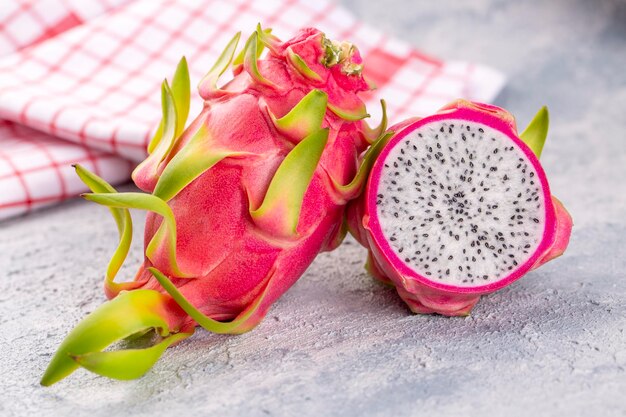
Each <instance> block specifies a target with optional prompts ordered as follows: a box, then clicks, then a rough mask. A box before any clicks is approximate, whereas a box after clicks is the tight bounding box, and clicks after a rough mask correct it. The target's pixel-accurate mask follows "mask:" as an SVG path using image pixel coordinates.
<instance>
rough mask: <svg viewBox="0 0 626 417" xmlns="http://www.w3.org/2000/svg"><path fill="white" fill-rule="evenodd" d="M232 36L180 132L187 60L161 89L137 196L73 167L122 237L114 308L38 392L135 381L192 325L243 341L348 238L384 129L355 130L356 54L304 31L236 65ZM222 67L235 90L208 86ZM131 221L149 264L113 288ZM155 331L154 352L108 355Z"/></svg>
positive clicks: (250, 47) (91, 321)
mask: <svg viewBox="0 0 626 417" xmlns="http://www.w3.org/2000/svg"><path fill="white" fill-rule="evenodd" d="M239 36H240V35H239V34H237V35H236V36H235V37H234V38H233V39H232V40H231V41H230V43H229V44H228V46H227V47H226V49H225V50H224V52H223V53H222V55H221V56H220V57H219V58H218V60H217V63H216V64H215V66H214V67H213V68H212V69H211V70H210V71H209V73H208V74H207V75H206V76H205V77H204V78H203V79H202V81H201V82H200V84H199V93H200V95H201V97H202V98H203V99H204V108H203V110H202V111H201V113H200V114H199V115H198V117H197V118H196V119H195V120H194V121H192V122H191V123H190V125H189V126H188V127H187V128H186V129H184V126H185V120H186V118H187V114H188V109H189V104H188V102H189V95H190V93H189V78H188V73H187V67H186V63H185V61H184V59H183V61H181V63H180V65H179V67H178V69H177V71H176V74H175V75H174V77H173V80H172V85H171V87H170V85H169V84H168V83H167V81H165V82H164V83H163V86H162V107H163V119H162V121H161V124H160V126H159V129H158V130H157V133H156V134H155V136H154V138H153V140H152V141H151V142H150V144H149V146H148V151H149V153H150V154H149V156H148V157H147V158H146V160H145V161H144V162H142V163H141V164H140V165H139V166H138V167H137V169H136V170H135V171H134V173H133V180H134V182H135V184H136V185H137V186H138V187H139V188H140V189H142V190H143V191H145V193H140V192H128V193H117V192H116V191H115V189H113V187H111V186H110V185H108V184H106V183H105V182H104V181H103V180H102V179H100V178H99V177H97V176H95V175H94V174H92V173H90V172H89V171H87V170H85V169H84V168H82V167H80V166H77V167H76V169H77V173H78V175H79V176H80V177H81V178H82V179H83V181H84V182H85V183H86V184H87V185H88V186H89V187H90V188H91V190H92V191H93V193H90V194H86V195H84V197H85V198H86V199H87V200H90V201H94V202H96V203H99V204H102V205H105V206H108V207H109V208H110V210H111V212H112V214H113V216H114V218H115V220H116V222H117V225H118V229H119V232H120V242H119V246H118V248H117V250H116V252H115V254H114V256H113V258H112V260H111V262H110V264H109V268H108V270H107V274H106V279H105V292H106V295H107V296H108V297H109V298H112V300H111V301H109V302H107V303H106V304H104V305H103V306H101V307H100V308H99V309H97V310H96V311H94V312H93V313H92V314H90V315H89V316H87V317H86V318H85V319H84V320H83V321H82V322H81V323H79V324H78V325H77V327H76V328H75V329H74V330H73V331H72V332H71V333H70V334H69V335H68V336H67V338H66V339H65V340H64V342H63V343H62V345H61V346H60V347H59V349H58V351H57V353H56V354H55V356H54V357H53V359H52V361H51V363H50V364H49V366H48V369H47V370H46V372H45V374H44V376H43V379H42V384H44V385H50V384H53V383H55V382H57V381H59V380H60V379H62V378H64V377H65V376H67V375H69V374H70V373H71V372H73V371H74V370H75V369H77V368H78V367H79V366H82V367H84V368H86V369H88V370H90V371H92V372H95V373H98V374H101V375H104V376H108V377H112V378H118V379H130V378H136V377H139V376H141V375H143V374H144V373H145V372H146V371H147V370H148V369H150V367H151V366H152V365H153V364H154V363H155V362H156V360H158V358H159V356H160V355H161V354H162V352H163V351H164V350H165V349H166V348H167V347H168V346H170V345H172V344H174V343H177V342H179V341H180V340H182V339H184V338H186V337H189V336H190V335H191V334H192V333H193V330H194V328H195V326H196V325H201V326H202V327H204V328H206V329H207V330H209V331H213V332H216V333H241V332H245V331H248V330H250V329H252V328H253V327H254V326H256V325H257V324H258V323H259V321H260V320H261V319H262V318H263V317H264V315H265V314H266V313H267V311H268V309H269V307H270V306H271V305H272V303H273V302H274V301H276V300H277V299H278V297H280V296H281V295H282V294H283V293H284V292H285V291H286V290H287V289H288V288H289V287H290V286H291V285H293V283H294V282H295V281H296V280H297V279H298V278H299V277H300V276H301V275H302V274H303V272H304V271H305V269H306V268H307V267H308V266H309V265H310V263H311V262H312V261H313V259H314V258H315V256H316V255H317V254H318V253H319V252H320V251H327V250H331V249H333V248H335V247H336V246H337V245H338V244H339V243H340V242H341V240H342V239H343V237H344V236H345V233H346V228H345V226H344V223H343V217H344V210H345V205H346V203H347V202H348V201H349V200H351V199H353V198H355V197H356V196H357V195H358V194H359V193H360V192H361V190H362V188H363V186H364V183H365V179H366V178H367V170H368V169H369V167H370V166H371V163H372V161H373V152H368V153H367V155H366V157H365V158H364V157H362V153H363V151H364V150H365V148H366V147H367V146H368V145H369V144H370V143H372V142H374V140H376V139H377V138H378V137H379V136H380V134H381V132H383V131H384V130H385V128H386V126H385V123H384V121H383V122H382V123H381V125H380V126H379V127H378V128H370V127H369V126H367V124H365V122H363V121H362V119H363V118H365V117H367V116H368V115H367V114H366V112H365V106H364V104H363V102H362V101H361V99H360V98H359V97H358V96H357V93H358V92H360V91H364V90H368V89H369V86H368V84H367V83H366V81H365V80H364V78H363V76H362V75H361V70H362V68H363V63H362V59H361V57H360V55H359V52H358V50H357V48H356V47H354V46H353V45H351V44H349V43H347V42H342V43H339V42H334V41H331V40H329V39H327V38H326V36H325V35H324V34H323V33H321V32H319V31H318V30H316V29H312V28H310V29H303V30H301V31H299V32H298V33H297V35H296V36H295V37H294V38H293V39H291V40H289V41H287V42H281V41H280V40H279V39H277V38H276V37H275V36H273V35H272V34H271V33H270V31H268V30H262V29H261V28H260V27H257V30H256V31H255V32H254V33H253V34H252V36H251V37H250V38H249V39H248V40H247V42H246V44H245V47H244V48H243V50H242V51H241V53H239V54H235V52H236V47H237V43H238V40H239ZM264 48H267V49H268V50H269V52H268V54H267V55H266V56H265V57H264V58H261V51H262V50H263V49H264ZM231 64H232V67H233V72H234V77H233V79H232V80H231V81H229V82H227V83H226V84H225V85H223V86H221V87H218V85H217V82H218V78H219V77H220V76H221V75H222V74H223V73H224V72H225V71H226V69H227V68H229V67H230V66H231ZM384 120H385V119H384ZM377 143H380V141H379V142H377ZM129 209H140V210H147V211H148V215H147V219H146V226H145V235H144V238H145V242H144V244H145V261H144V263H143V265H142V266H141V268H140V269H139V271H138V272H137V274H136V276H135V279H134V280H133V281H130V282H123V283H117V282H115V281H114V278H115V275H116V274H117V272H118V270H119V268H120V267H121V265H122V263H123V262H124V260H125V258H126V255H127V254H128V251H129V247H130V239H131V235H132V225H131V217H130V214H129ZM153 329H154V330H156V332H155V333H156V337H157V338H158V339H159V340H158V341H157V343H156V344H154V346H152V347H149V348H145V349H122V350H105V349H106V348H107V347H108V346H109V345H111V344H112V343H115V342H117V341H119V340H121V339H124V338H127V337H129V336H132V335H136V334H143V333H146V332H149V331H151V330H153Z"/></svg>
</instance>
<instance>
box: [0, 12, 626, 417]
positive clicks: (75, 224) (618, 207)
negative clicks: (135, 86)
mask: <svg viewBox="0 0 626 417" xmlns="http://www.w3.org/2000/svg"><path fill="white" fill-rule="evenodd" d="M344 3H345V4H346V5H347V6H348V7H350V8H351V9H353V10H354V11H355V12H356V13H357V14H358V15H359V16H360V17H361V18H363V19H365V20H367V21H370V22H373V23H376V24H377V25H379V26H380V27H381V28H383V29H384V30H387V31H388V32H391V33H394V34H397V35H399V36H401V37H403V38H404V39H407V40H409V41H410V42H412V43H413V44H414V45H416V46H418V47H421V48H423V49H425V50H428V51H431V52H432V53H435V54H437V55H440V56H443V57H448V58H462V59H468V60H477V61H480V62H484V63H487V64H491V65H493V66H495V67H498V68H500V69H502V70H504V71H505V72H506V73H507V74H508V75H509V77H510V82H509V85H508V87H507V89H506V91H505V92H504V94H503V95H502V96H501V97H500V98H499V100H498V101H497V103H498V104H500V105H503V106H505V107H507V108H509V109H510V110H511V111H513V112H514V113H515V114H517V115H518V120H519V122H520V124H521V125H524V124H525V123H526V122H527V121H528V120H529V119H530V117H531V116H532V114H533V113H534V112H535V111H536V109H537V108H538V107H539V106H540V105H542V104H544V103H545V104H547V105H549V107H550V109H551V113H552V129H551V135H550V139H549V142H548V144H547V145H546V148H545V150H544V154H543V157H542V160H543V163H544V166H545V169H546V171H547V172H548V175H549V178H550V179H551V183H552V188H553V191H554V194H556V195H557V196H558V197H560V198H561V199H562V201H563V202H564V203H565V205H566V206H567V207H568V208H569V209H570V211H571V213H572V215H573V217H574V220H575V229H574V234H573V236H572V242H571V245H570V248H569V251H568V252H567V253H566V255H565V256H563V257H562V258H560V259H558V260H556V261H554V262H551V263H549V264H547V265H545V266H544V267H543V268H541V269H539V270H538V271H535V272H533V273H531V274H529V275H528V276H527V277H525V278H524V279H522V280H521V281H518V282H517V283H515V284H514V285H512V286H511V287H509V288H507V289H505V290H503V291H500V292H498V293H496V294H493V295H491V296H488V297H485V298H483V300H482V301H481V302H480V303H479V304H478V306H477V307H476V309H475V310H474V312H473V314H472V316H470V317H467V318H454V319H450V318H444V317H438V316H415V315H411V314H409V312H408V310H407V309H406V308H405V306H404V305H403V304H402V303H401V302H400V300H399V298H398V297H397V296H396V295H395V293H394V291H393V290H391V289H388V288H386V287H383V286H381V285H378V284H376V283H374V282H373V281H372V280H371V279H370V278H368V277H367V276H366V274H365V273H364V271H363V269H362V268H361V265H362V258H363V250H361V249H360V248H359V247H358V246H357V245H356V244H355V243H354V242H353V241H348V242H346V244H344V245H343V246H342V247H341V248H340V249H339V250H337V251H335V252H333V253H329V254H323V255H322V256H320V257H319V258H318V260H316V262H315V263H314V265H313V266H312V267H311V268H310V269H309V271H308V272H307V274H306V275H305V276H304V277H303V278H302V279H301V280H300V281H299V282H298V283H297V284H296V285H295V286H294V287H293V288H292V289H291V290H290V291H289V292H288V293H287V294H286V295H285V296H284V297H283V298H282V299H281V300H280V301H279V302H278V303H277V304H276V305H275V306H274V307H273V309H272V310H271V311H270V314H269V316H268V318H267V319H266V320H265V321H264V322H263V323H262V324H261V325H260V326H259V327H258V328H256V329H255V330H254V331H252V332H250V333H248V334H245V335H242V336H236V337H233V336H217V335H212V334H209V333H207V332H204V331H199V332H197V334H196V335H195V336H194V337H193V338H191V339H190V340H186V341H184V342H183V343H181V344H180V345H179V346H177V347H175V348H173V349H170V350H169V351H167V352H166V354H165V355H164V357H163V358H162V360H161V361H160V362H159V363H158V364H157V365H156V366H155V367H154V369H153V370H152V371H151V372H149V373H148V374H147V375H146V376H145V377H144V378H142V379H140V380H137V381H131V382H116V381H111V380H107V379H104V378H100V377H97V376H94V375H92V374H89V373H87V372H85V371H82V370H81V371H78V372H76V373H75V374H74V375H73V376H72V377H70V378H69V379H67V380H65V381H63V382H61V383H59V384H57V385H55V386H53V387H52V388H47V389H44V388H41V387H40V386H39V384H38V380H39V377H40V375H41V373H42V372H43V370H44V368H45V366H46V364H47V362H48V360H49V359H50V357H51V355H52V353H53V352H54V350H55V348H56V346H57V345H58V344H59V342H60V341H61V340H62V338H63V337H64V336H65V335H66V333H67V332H68V330H69V329H70V328H72V327H73V326H74V325H75V323H76V322H77V321H78V320H79V319H80V318H82V317H83V316H84V315H85V314H86V313H87V312H89V311H92V310H93V309H94V308H96V307H97V306H98V305H100V303H101V302H102V301H103V300H104V297H103V295H102V292H101V289H100V288H101V276H102V273H103V271H104V268H105V265H106V262H107V258H108V256H109V254H110V252H111V250H112V248H113V246H114V242H115V239H116V232H115V230H114V227H113V225H112V221H111V220H110V218H109V217H108V213H107V212H106V211H105V210H103V209H97V208H95V207H93V206H91V205H88V204H87V203H85V202H80V201H73V202H69V203H67V204H64V205H63V206H60V207H56V208H52V209H49V210H46V211H43V212H39V213H36V214H34V215H31V216H28V217H24V218H20V219H14V220H12V221H9V222H5V223H2V224H0V270H1V271H2V275H3V276H2V278H1V279H0V358H1V360H2V377H1V378H0V392H1V393H2V397H1V398H2V399H1V400H0V415H2V416H33V415H38V416H44V415H45V416H65V415H68V416H69V415H71V416H73V417H78V416H92V417H95V416H126V415H137V416H164V415H181V416H182V415H215V416H248V417H250V416H267V415H272V416H291V415H294V416H295V415H298V416H418V415H430V416H458V415H462V414H467V415H483V416H503V415H507V416H516V415H520V416H526V415H532V416H565V415H567V416H591V415H597V416H618V415H621V416H623V415H626V372H625V367H626V333H625V328H626V273H625V271H626V186H625V185H624V178H626V133H625V132H626V114H625V110H626V70H625V69H626V3H625V2H623V1H608V0H605V1H583V0H575V1H574V0H572V1H565V0H556V1H550V2H546V1H539V0H534V1H527V2H516V1H502V0H477V1H472V2H456V1H453V0H438V1H436V2H427V1H421V2H416V1H406V0H390V1H389V0H388V1H385V2H376V3H374V2H371V1H367V0H346V1H344ZM138 218H140V217H138ZM139 251H140V249H139V247H135V251H134V252H133V254H134V255H135V258H137V257H138V256H139ZM137 262H138V260H137V259H134V260H133V261H131V262H129V264H128V265H127V266H126V267H125V268H127V269H126V271H129V272H128V274H131V273H132V272H131V271H132V270H133V269H134V268H135V267H136V266H137Z"/></svg>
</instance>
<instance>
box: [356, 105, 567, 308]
mask: <svg viewBox="0 0 626 417" xmlns="http://www.w3.org/2000/svg"><path fill="white" fill-rule="evenodd" d="M547 130H548V112H547V109H546V108H545V107H544V108H542V109H541V110H540V111H539V112H538V113H537V115H536V116H535V118H534V119H533V121H531V123H530V125H529V126H528V128H527V129H526V130H525V131H524V132H523V133H522V134H521V135H518V134H517V129H516V125H515V119H514V118H513V116H512V115H511V114H510V113H508V112H507V111H505V110H503V109H501V108H498V107H495V106H491V105H485V104H479V103H472V102H468V101H464V100H459V101H456V102H454V103H451V104H449V105H448V106H446V107H444V108H442V109H441V110H440V111H439V112H438V113H437V114H435V115H432V116H429V117H425V118H422V119H417V118H416V119H411V120H407V121H405V122H402V123H401V124H399V125H396V126H394V127H392V128H390V132H391V133H392V134H393V136H392V137H391V138H389V139H388V142H387V143H386V144H385V145H384V147H383V149H382V151H381V153H380V156H379V157H378V159H377V160H376V161H375V162H374V165H373V167H372V169H371V172H370V177H369V179H368V182H367V187H366V191H365V192H364V193H363V194H362V196H361V197H360V198H359V199H357V200H355V201H354V202H351V203H350V205H349V208H348V223H349V228H350V231H351V232H352V234H353V235H354V236H355V238H356V239H357V240H358V241H359V242H360V243H361V244H362V245H364V246H365V247H366V248H368V259H367V262H366V269H367V270H368V271H369V272H370V273H371V274H372V275H373V276H374V277H376V278H378V279H380V280H382V281H383V282H386V283H388V284H391V285H394V286H395V287H396V290H397V292H398V294H399V295H400V297H401V298H402V299H403V300H404V301H405V302H406V303H407V304H408V306H409V307H410V309H411V310H412V311H413V312H415V313H424V314H428V313H439V314H443V315H448V316H458V315H467V314H469V312H470V311H471V309H472V308H473V307H474V305H475V304H476V302H477V301H478V299H479V298H480V296H481V295H483V294H488V293H491V292H493V291H496V290H498V289H500V288H502V287H504V286H506V285H508V284H510V283H512V282H513V281H515V280H517V279H519V278H520V277H522V276H523V275H524V274H525V273H527V272H528V271H530V270H533V269H535V268H537V267H539V266H540V265H542V264H544V263H546V262H548V261H550V260H552V259H554V258H556V257H557V256H559V255H561V254H562V253H563V252H564V251H565V249H566V247H567V244H568V242H569V237H570V233H571V229H572V219H571V217H570V215H569V213H568V212H567V211H566V210H565V208H564V207H563V205H562V204H561V202H560V201H559V200H557V199H556V198H555V197H553V196H552V195H551V194H550V189H549V186H548V181H547V178H546V174H545V173H544V171H543V168H542V167H541V164H540V163H539V159H538V158H539V156H540V154H541V150H542V148H543V144H544V142H545V138H546V135H547Z"/></svg>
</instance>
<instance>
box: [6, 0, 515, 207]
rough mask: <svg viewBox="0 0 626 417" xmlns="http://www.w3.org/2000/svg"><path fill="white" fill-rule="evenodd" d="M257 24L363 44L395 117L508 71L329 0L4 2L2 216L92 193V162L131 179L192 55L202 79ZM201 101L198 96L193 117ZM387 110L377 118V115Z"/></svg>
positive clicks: (476, 91)
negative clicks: (421, 48)
mask: <svg viewBox="0 0 626 417" xmlns="http://www.w3.org/2000/svg"><path fill="white" fill-rule="evenodd" d="M257 22H260V23H261V24H262V25H263V26H264V27H272V28H273V29H274V33H275V34H276V35H278V36H279V37H281V38H283V39H286V38H289V37H290V36H291V35H292V34H293V33H294V32H295V31H296V30H297V29H298V28H300V27H305V26H315V27H317V28H319V29H320V30H322V31H324V32H326V33H327V34H328V35H329V36H330V37H332V38H334V39H346V40H350V41H351V42H353V43H355V44H356V45H358V47H359V49H360V50H361V52H362V54H363V56H364V58H365V61H366V71H367V73H368V76H369V78H370V79H372V80H373V81H374V82H375V83H376V84H377V85H378V87H379V88H378V90H376V91H375V93H374V94H371V95H370V96H368V97H367V102H368V103H367V104H368V106H369V109H370V113H376V112H377V109H378V107H379V105H378V104H377V102H378V100H379V98H380V97H384V98H385V99H386V100H387V103H388V110H389V113H390V115H392V118H393V119H394V120H400V119H402V118H404V117H407V116H414V115H422V114H425V113H428V112H432V111H434V110H436V109H437V108H439V107H440V106H442V105H443V104H445V103H446V102H448V101H450V100H452V99H455V98H458V97H465V98H469V99H473V100H479V101H490V100H492V99H493V98H494V97H495V95H496V94H497V93H498V92H499V90H500V89H501V87H502V85H503V83H504V78H503V76H502V75H501V74H500V73H498V72H497V71H494V70H492V69H490V68H486V67H483V66H479V65H474V64H470V63H466V62H443V61H440V60H437V59H434V58H432V57H429V56H426V55H424V54H422V53H420V52H418V51H416V50H415V49H412V48H411V47H410V46H409V45H408V44H406V43H404V42H401V41H399V40H397V39H394V38H390V37H388V36H385V35H384V34H383V33H380V32H379V31H378V30H376V29H374V28H372V27H371V26H368V25H366V24H364V23H363V22H360V21H358V20H356V19H355V18H354V16H352V15H351V14H350V13H349V12H347V11H346V10H345V9H344V8H342V7H340V6H338V5H336V4H335V3H333V2H331V1H328V0H316V1H315V2H308V1H304V0H260V1H255V2H252V1H249V0H159V1H156V0H18V1H15V0H12V1H5V2H2V3H0V219H3V218H7V217H10V216H14V215H18V214H21V213H26V212H29V211H31V210H33V209H35V208H38V207H42V206H45V205H49V204H52V203H56V202H59V201H62V200H64V199H66V198H69V197H73V196H75V195H76V194H77V193H79V192H83V191H86V189H85V187H84V186H83V185H82V183H81V182H80V181H79V180H78V178H77V177H76V175H75V174H74V172H73V169H72V168H71V166H70V165H71V164H72V163H76V162H80V163H81V164H84V165H85V166H86V167H87V168H89V169H91V170H94V171H95V172H96V173H97V174H99V175H101V176H103V177H104V178H105V179H107V180H108V181H110V182H112V183H119V182H122V181H125V180H127V179H128V178H129V175H130V172H131V170H132V168H133V166H134V165H135V164H136V163H137V162H138V161H140V160H142V159H143V158H144V157H145V147H146V143H147V141H148V140H149V138H150V136H151V134H152V132H153V131H154V129H155V128H156V125H157V124H158V121H159V119H160V117H161V114H160V113H161V112H160V93H159V91H160V89H159V85H160V83H161V81H162V80H163V78H164V77H169V76H171V74H172V72H173V71H174V68H175V67H176V64H177V62H178V60H179V59H180V57H181V56H182V55H185V56H186V57H187V60H188V62H189V67H190V73H191V79H192V85H194V84H195V83H197V82H198V81H199V80H200V78H201V77H202V76H203V75H204V72H205V71H207V70H208V69H209V68H210V67H211V65H212V63H213V61H214V60H215V59H216V58H217V56H218V55H219V53H220V52H221V50H222V48H224V46H225V45H226V43H227V42H228V40H229V39H230V37H232V35H233V34H234V33H235V32H236V31H238V30H241V31H243V33H244V34H245V33H248V32H251V31H252V30H254V28H255V26H256V24H257ZM200 107H201V101H200V99H199V97H198V96H197V95H194V97H193V98H192V107H191V113H190V114H191V115H193V114H194V113H197V112H198V111H199V109H200ZM377 117H378V114H373V119H374V120H377Z"/></svg>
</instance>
